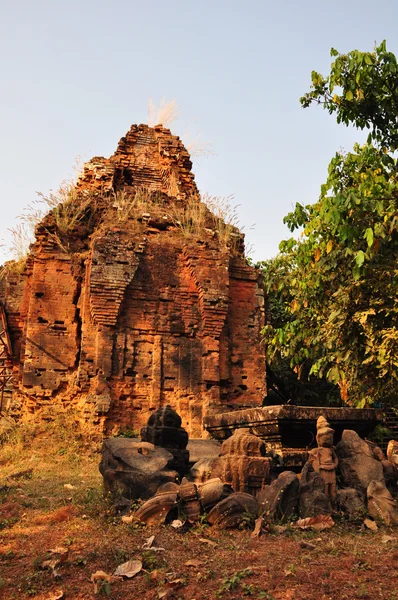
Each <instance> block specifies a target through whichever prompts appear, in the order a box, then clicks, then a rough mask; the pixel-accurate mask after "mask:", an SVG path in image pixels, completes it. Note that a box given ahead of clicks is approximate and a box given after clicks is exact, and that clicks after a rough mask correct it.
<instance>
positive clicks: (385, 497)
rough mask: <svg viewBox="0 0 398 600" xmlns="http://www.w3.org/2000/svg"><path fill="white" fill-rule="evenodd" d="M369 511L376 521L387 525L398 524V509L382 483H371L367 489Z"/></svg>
mask: <svg viewBox="0 0 398 600" xmlns="http://www.w3.org/2000/svg"><path fill="white" fill-rule="evenodd" d="M366 493H367V498H368V511H369V514H370V515H371V516H372V517H373V518H374V519H376V520H379V521H384V522H385V523H386V524H387V525H390V524H392V523H393V524H396V523H398V507H397V504H396V502H395V501H394V498H393V497H392V496H391V494H390V492H389V491H388V489H387V488H386V486H385V485H384V484H383V483H382V482H381V481H371V482H370V483H369V485H368V489H367V492H366Z"/></svg>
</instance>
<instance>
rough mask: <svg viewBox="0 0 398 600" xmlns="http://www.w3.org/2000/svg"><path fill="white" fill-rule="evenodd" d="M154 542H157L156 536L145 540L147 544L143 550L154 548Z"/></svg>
mask: <svg viewBox="0 0 398 600" xmlns="http://www.w3.org/2000/svg"><path fill="white" fill-rule="evenodd" d="M154 541H155V536H154V535H151V537H149V538H148V539H146V540H145V544H143V545H142V548H143V550H149V548H150V547H151V546H152V544H153V542H154Z"/></svg>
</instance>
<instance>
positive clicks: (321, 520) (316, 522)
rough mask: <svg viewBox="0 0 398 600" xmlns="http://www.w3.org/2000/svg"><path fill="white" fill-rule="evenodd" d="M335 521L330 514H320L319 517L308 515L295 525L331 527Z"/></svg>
mask: <svg viewBox="0 0 398 600" xmlns="http://www.w3.org/2000/svg"><path fill="white" fill-rule="evenodd" d="M333 525H334V521H333V519H332V517H330V516H329V515H319V516H318V517H307V518H306V519H299V520H298V521H296V523H294V525H293V527H299V528H300V529H318V530H319V531H320V530H322V529H330V527H333Z"/></svg>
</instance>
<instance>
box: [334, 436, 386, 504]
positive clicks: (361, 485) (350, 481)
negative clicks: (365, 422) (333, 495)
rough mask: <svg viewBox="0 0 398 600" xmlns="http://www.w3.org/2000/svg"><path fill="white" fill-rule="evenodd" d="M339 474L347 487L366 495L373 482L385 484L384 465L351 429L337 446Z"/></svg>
mask: <svg viewBox="0 0 398 600" xmlns="http://www.w3.org/2000/svg"><path fill="white" fill-rule="evenodd" d="M336 453H337V456H338V458H339V472H340V475H341V478H342V482H343V484H344V485H345V486H346V487H352V488H355V489H357V490H358V491H359V492H361V493H362V494H363V496H365V495H366V489H367V487H368V485H369V484H370V482H371V481H380V482H381V483H383V484H384V476H383V465H382V463H381V462H380V461H379V460H376V459H375V458H374V456H373V452H372V450H371V449H370V448H369V446H368V444H367V443H366V442H365V441H364V440H362V439H361V438H360V437H359V435H358V434H357V433H356V432H355V431H352V430H350V429H345V430H344V431H343V435H342V437H341V440H340V442H339V443H338V444H337V446H336Z"/></svg>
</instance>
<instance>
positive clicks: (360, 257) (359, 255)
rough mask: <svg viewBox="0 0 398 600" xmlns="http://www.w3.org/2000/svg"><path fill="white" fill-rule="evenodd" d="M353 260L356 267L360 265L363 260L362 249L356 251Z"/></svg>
mask: <svg viewBox="0 0 398 600" xmlns="http://www.w3.org/2000/svg"><path fill="white" fill-rule="evenodd" d="M355 262H356V264H357V265H358V267H362V265H363V263H364V262H365V253H364V252H362V250H359V252H357V253H356V255H355Z"/></svg>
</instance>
